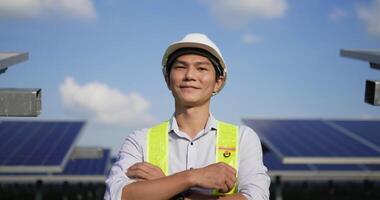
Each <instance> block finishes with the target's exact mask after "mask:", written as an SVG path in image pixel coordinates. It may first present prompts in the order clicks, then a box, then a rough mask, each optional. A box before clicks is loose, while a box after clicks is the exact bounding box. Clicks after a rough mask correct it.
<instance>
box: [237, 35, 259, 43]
mask: <svg viewBox="0 0 380 200" xmlns="http://www.w3.org/2000/svg"><path fill="white" fill-rule="evenodd" d="M262 41H263V39H262V38H261V37H259V36H257V35H254V34H251V33H247V34H244V35H243V36H242V42H243V43H244V44H256V43H260V42H262Z"/></svg>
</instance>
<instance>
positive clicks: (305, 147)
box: [244, 119, 380, 158]
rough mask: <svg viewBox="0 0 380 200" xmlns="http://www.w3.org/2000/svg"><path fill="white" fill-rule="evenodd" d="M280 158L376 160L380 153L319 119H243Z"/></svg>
mask: <svg viewBox="0 0 380 200" xmlns="http://www.w3.org/2000/svg"><path fill="white" fill-rule="evenodd" d="M244 122H245V123H246V124H247V125H248V126H250V127H251V128H253V129H254V130H255V131H256V132H257V133H258V134H259V136H260V139H261V140H262V141H263V143H265V144H266V145H267V146H268V147H269V148H270V149H271V150H274V152H275V153H276V154H279V155H280V156H283V157H334V158H335V157H339V158H345V157H379V156H380V152H378V151H376V150H374V149H372V148H370V147H368V146H367V145H365V144H363V143H361V142H359V141H357V140H355V139H353V138H351V137H349V136H347V135H345V134H343V133H341V132H340V131H338V130H337V129H335V128H333V127H332V126H330V125H328V124H327V123H325V122H323V121H321V120H256V119H255V120H244Z"/></svg>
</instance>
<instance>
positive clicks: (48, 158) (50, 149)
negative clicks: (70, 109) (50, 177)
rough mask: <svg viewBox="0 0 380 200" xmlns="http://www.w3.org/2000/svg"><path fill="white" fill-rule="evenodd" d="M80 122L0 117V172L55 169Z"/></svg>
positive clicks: (60, 166)
mask: <svg viewBox="0 0 380 200" xmlns="http://www.w3.org/2000/svg"><path fill="white" fill-rule="evenodd" d="M83 125H84V122H77V121H73V122H70V121H64V122H63V121H21V120H20V121H3V122H2V123H1V124H0V144H1V146H0V172H16V173H22V172H45V171H47V172H59V171H62V169H63V166H64V165H65V164H66V162H67V158H68V156H69V154H70V153H71V151H72V149H73V148H74V146H73V145H74V144H75V141H76V140H77V138H78V135H79V134H80V130H81V128H82V127H83Z"/></svg>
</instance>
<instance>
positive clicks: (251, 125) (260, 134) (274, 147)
mask: <svg viewBox="0 0 380 200" xmlns="http://www.w3.org/2000/svg"><path fill="white" fill-rule="evenodd" d="M243 122H244V123H245V124H246V125H247V126H248V127H250V128H252V129H253V130H254V131H255V132H256V133H257V134H258V135H259V136H260V140H261V141H262V142H263V143H264V144H265V145H267V146H269V147H270V149H271V151H272V152H274V153H275V154H276V155H277V156H279V157H280V158H282V157H284V155H283V154H282V152H281V151H280V150H279V148H277V147H276V146H275V145H274V144H273V143H272V142H271V141H270V140H268V139H267V138H266V137H262V135H263V134H264V133H262V132H261V129H260V128H259V126H260V125H257V126H256V125H253V123H252V120H248V119H243ZM261 125H263V126H265V125H266V124H265V123H262V124H261ZM117 159H118V158H116V159H115V162H116V161H117Z"/></svg>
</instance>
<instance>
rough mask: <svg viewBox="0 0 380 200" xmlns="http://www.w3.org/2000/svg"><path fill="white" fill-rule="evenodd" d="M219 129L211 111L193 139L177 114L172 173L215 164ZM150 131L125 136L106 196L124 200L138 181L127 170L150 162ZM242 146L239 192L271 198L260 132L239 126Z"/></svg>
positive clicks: (172, 122) (172, 123)
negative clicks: (124, 191)
mask: <svg viewBox="0 0 380 200" xmlns="http://www.w3.org/2000/svg"><path fill="white" fill-rule="evenodd" d="M216 130H217V120H216V119H215V118H214V117H213V116H212V115H211V114H210V117H209V119H208V121H207V124H206V127H205V129H203V130H202V131H200V132H199V133H198V134H197V135H196V137H195V138H194V139H190V138H189V137H188V136H187V134H186V133H184V132H182V131H180V130H179V128H178V124H177V121H176V119H175V117H174V116H173V117H172V118H171V119H170V127H169V175H171V174H174V173H177V172H181V171H184V170H189V169H191V168H201V167H205V166H207V165H210V164H213V163H215V142H216V134H217V131H216ZM147 133H148V129H142V130H138V131H135V132H133V133H132V134H130V135H128V137H127V138H126V139H125V141H124V144H123V146H122V147H121V150H120V152H119V157H118V160H117V162H115V163H114V164H113V166H112V168H111V170H110V173H109V175H108V178H107V180H106V193H105V196H104V199H107V200H108V199H118V200H119V199H121V193H122V189H123V187H124V186H126V185H127V184H129V183H132V182H134V180H133V179H130V178H128V177H127V176H126V174H125V173H126V172H127V170H128V168H129V167H130V166H132V165H133V164H135V163H137V162H145V161H146V152H147V151H146V148H147V144H146V136H147ZM238 147H239V151H238V158H239V163H238V178H237V184H238V192H239V193H241V194H243V195H244V196H245V197H246V198H247V199H249V200H251V199H254V200H259V199H260V200H261V199H265V200H268V199H269V185H270V178H269V176H268V175H267V173H266V172H267V168H266V167H265V166H264V164H263V154H262V149H261V143H260V140H259V138H258V136H257V134H256V133H255V132H254V131H253V130H252V129H251V128H249V127H247V126H239V145H238ZM193 189H195V190H199V191H202V192H205V193H209V192H210V190H202V189H199V188H198V189H197V188H193Z"/></svg>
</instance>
